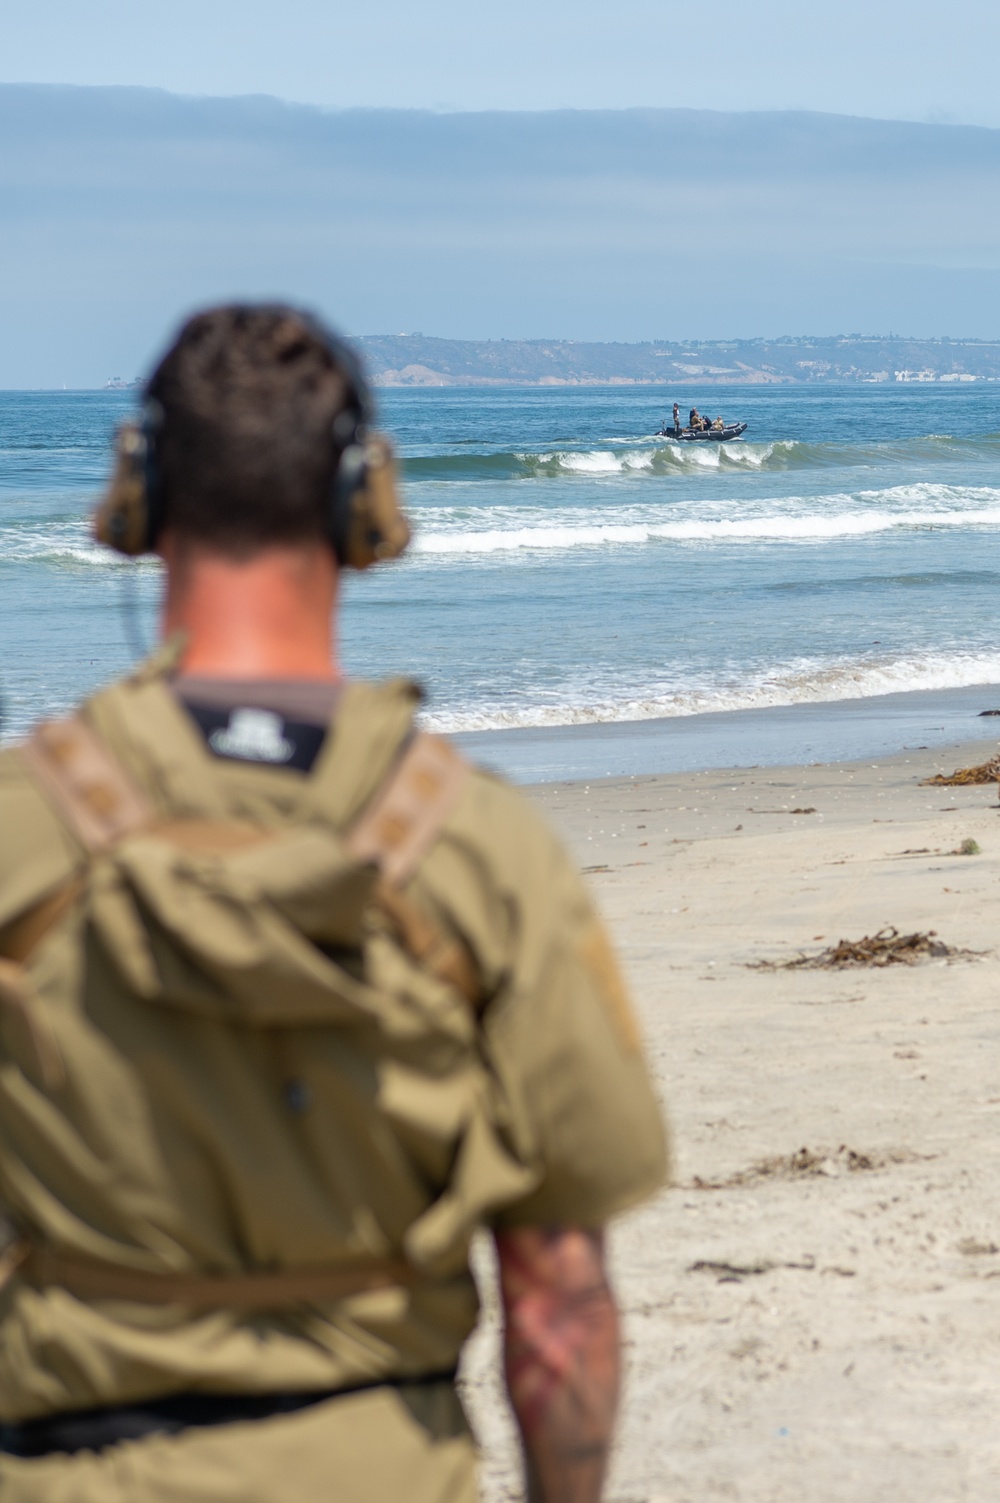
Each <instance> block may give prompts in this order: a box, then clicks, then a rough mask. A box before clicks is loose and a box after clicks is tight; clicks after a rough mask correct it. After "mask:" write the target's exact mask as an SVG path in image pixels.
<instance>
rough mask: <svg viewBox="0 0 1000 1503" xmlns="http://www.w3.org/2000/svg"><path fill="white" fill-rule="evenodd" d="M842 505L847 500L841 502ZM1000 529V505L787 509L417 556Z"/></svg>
mask: <svg viewBox="0 0 1000 1503" xmlns="http://www.w3.org/2000/svg"><path fill="white" fill-rule="evenodd" d="M838 499H840V500H842V501H846V500H849V498H847V497H843V498H838ZM994 527H1000V495H998V500H997V504H996V505H994V506H989V507H977V508H975V509H972V508H970V509H967V510H962V511H959V510H955V511H948V510H934V511H929V510H928V511H922V510H912V511H903V510H900V511H891V510H873V511H863V510H860V509H857V510H840V511H836V512H830V513H823V512H821V511H809V512H806V513H798V514H797V513H796V512H795V511H793V510H789V509H786V510H784V511H782V512H775V513H773V514H771V515H767V514H758V515H755V516H749V517H715V518H712V517H691V518H683V519H681V518H678V519H677V520H671V521H665V520H664V521H636V522H611V521H607V522H604V521H601V522H595V521H593V520H591V519H590V518H589V517H588V516H587V514H586V513H582V514H581V515H580V517H579V520H574V521H572V522H569V521H566V522H561V523H560V524H559V525H557V526H545V525H544V524H542V523H541V522H538V523H532V524H531V525H528V526H521V527H508V528H469V529H462V530H456V531H441V532H436V531H430V530H429V529H428V530H427V531H425V532H418V534H417V537H416V540H415V544H414V547H415V551H416V552H417V553H421V554H453V555H469V554H488V553H504V552H516V551H519V550H522V549H523V550H539V549H542V550H546V549H548V550H551V549H563V550H566V549H572V548H599V547H606V546H608V545H613V544H630V545H633V546H635V545H642V544H644V543H670V542H673V543H726V542H757V541H761V542H766V541H773V542H802V543H808V542H824V541H828V540H831V539H835V538H851V537H866V536H870V535H872V534H875V533H882V532H890V531H894V530H901V529H909V530H914V529H932V528H949V529H954V528H970V529H973V528H994Z"/></svg>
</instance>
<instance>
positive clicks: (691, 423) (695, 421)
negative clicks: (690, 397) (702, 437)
mask: <svg viewBox="0 0 1000 1503" xmlns="http://www.w3.org/2000/svg"><path fill="white" fill-rule="evenodd" d="M701 425H702V418H701V413H700V412H699V411H698V409H697V407H692V408H691V414H690V416H689V417H688V427H689V428H690V429H691V432H692V433H699V432H700V431H701Z"/></svg>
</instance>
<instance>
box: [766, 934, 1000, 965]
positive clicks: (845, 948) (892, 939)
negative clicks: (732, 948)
mask: <svg viewBox="0 0 1000 1503" xmlns="http://www.w3.org/2000/svg"><path fill="white" fill-rule="evenodd" d="M979 953H980V952H979V951H976V950H960V949H957V948H955V946H953V945H946V944H945V943H944V941H943V940H940V939H938V937H937V930H936V929H928V930H927V931H926V933H923V932H921V931H919V930H918V931H917V932H915V933H913V934H900V932H899V930H898V929H895V928H893V927H892V925H889V926H888V927H887V928H885V929H880V930H879V931H878V933H877V934H866V935H865V936H864V938H863V939H839V940H838V941H837V943H836V944H835V945H829V946H828V947H827V948H826V949H825V950H821V951H820V953H819V954H818V955H806V954H804V953H800V954H798V955H797V956H796V957H795V959H794V960H753V961H749V962H748V966H747V968H748V970H751V971H845V970H850V969H852V968H854V967H857V966H877V967H880V966H887V965H916V964H917V963H918V962H919V961H921V960H950V959H955V958H956V957H960V956H971V955H977V954H979Z"/></svg>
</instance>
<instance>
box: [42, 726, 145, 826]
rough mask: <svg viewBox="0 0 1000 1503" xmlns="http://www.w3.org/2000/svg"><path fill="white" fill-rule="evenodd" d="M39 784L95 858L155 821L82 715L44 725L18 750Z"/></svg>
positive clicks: (136, 790) (143, 800)
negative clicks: (125, 837)
mask: <svg viewBox="0 0 1000 1503" xmlns="http://www.w3.org/2000/svg"><path fill="white" fill-rule="evenodd" d="M20 751H21V756H22V758H23V759H24V761H25V762H26V763H27V764H28V770H29V771H30V772H31V774H32V776H33V778H34V780H35V782H36V784H37V785H38V786H39V787H40V788H41V790H42V792H43V793H44V794H45V795H46V797H47V798H48V800H49V802H50V803H51V804H52V805H53V806H54V808H55V811H56V813H57V814H59V815H60V816H61V817H62V820H63V822H64V823H65V824H66V825H68V826H69V829H70V830H71V832H72V833H73V835H75V836H76V838H77V840H78V841H79V842H80V844H81V845H82V846H83V847H84V849H85V850H86V851H88V852H89V853H90V854H91V855H95V854H97V853H98V852H100V851H106V850H109V849H110V847H111V846H113V845H114V844H115V843H116V842H117V841H119V840H121V839H123V837H124V836H126V835H132V834H134V833H135V831H136V830H141V829H143V828H144V827H145V826H146V825H149V824H151V823H152V821H153V809H152V806H151V805H150V804H149V802H148V800H147V799H146V797H145V795H144V794H143V793H142V792H140V790H139V789H138V788H137V787H136V786H135V784H134V783H133V782H132V780H131V778H130V777H128V775H127V774H126V772H125V770H124V768H123V767H121V765H120V764H119V763H118V761H117V760H116V759H115V757H114V756H113V755H112V753H111V752H110V751H109V750H108V748H107V747H106V746H105V744H104V742H103V741H102V740H101V739H100V737H99V736H97V735H96V734H95V733H94V732H93V731H92V730H91V729H90V727H89V726H88V725H87V724H86V722H85V721H84V720H83V719H82V718H81V717H80V716H79V715H70V716H68V717H67V718H66V719H65V720H47V721H43V722H42V724H41V725H40V726H38V727H37V728H36V730H35V731H34V733H33V734H32V736H31V738H30V740H28V741H27V742H26V743H25V744H24V745H23V746H22V747H21V749H20Z"/></svg>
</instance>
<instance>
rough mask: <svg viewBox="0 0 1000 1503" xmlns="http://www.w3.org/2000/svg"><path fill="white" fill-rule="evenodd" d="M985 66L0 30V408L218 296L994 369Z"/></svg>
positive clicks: (106, 21) (218, 34)
mask: <svg viewBox="0 0 1000 1503" xmlns="http://www.w3.org/2000/svg"><path fill="white" fill-rule="evenodd" d="M997 56H1000V0H963V4H962V5H961V7H959V8H958V9H956V10H955V11H953V12H946V11H945V10H944V9H943V8H942V7H941V5H940V0H935V3H930V0H905V3H904V0H838V3H837V4H836V5H834V4H829V3H826V0H755V3H754V4H752V5H747V4H746V0H711V3H705V4H702V5H700V6H698V5H695V6H692V5H691V4H690V0H684V3H678V0H616V3H615V4H610V3H609V0H600V3H598V0H574V3H572V4H570V3H568V0H504V3H503V4H493V5H483V4H470V0H420V3H419V4H418V3H415V0H405V3H404V0H365V4H364V5H363V6H361V5H357V4H352V5H350V6H348V5H346V4H345V3H344V0H282V4H281V5H280V6H278V5H276V4H275V3H274V0H171V4H170V5H169V6H163V5H157V6H154V5H151V4H149V3H148V0H147V3H143V0H87V4H86V5H81V4H80V3H79V0H32V4H31V5H30V6H29V5H14V4H8V5H6V6H3V7H0V385H3V386H31V385H43V386H44V385H57V386H58V385H61V384H62V383H63V382H65V383H66V384H68V385H94V384H102V383H103V381H104V380H106V379H107V378H108V377H109V376H111V375H122V376H124V377H130V376H131V375H133V374H136V373H138V372H140V371H142V370H144V369H146V368H147V367H148V364H149V360H150V358H151V355H152V354H153V353H154V352H155V349H156V348H157V346H158V345H159V344H160V343H161V342H162V340H163V338H164V337H165V335H166V333H167V331H168V330H169V329H170V328H172V327H173V326H175V325H176V322H177V320H178V318H179V317H180V316H181V315H182V314H184V313H186V312H187V311H190V310H191V309H192V308H194V307H197V306H203V305H205V304H206V303H208V302H211V301H215V300H218V299H220V298H227V297H236V296H240V297H283V298H288V299H290V300H292V301H295V302H299V303H305V304H308V305H311V306H315V307H316V308H317V309H318V310H319V311H320V312H322V313H323V314H324V315H325V316H326V317H328V318H329V319H331V321H333V322H334V323H335V324H337V325H338V326H339V327H341V328H344V329H346V330H347V331H349V332H353V333H358V334H361V333H388V332H402V331H408V332H412V331H414V330H422V331H423V332H424V333H428V334H440V335H443V336H447V337H452V338H524V337H528V338H575V339H632V340H641V339H655V338H665V339H678V338H689V339H699V338H707V339H712V338H733V337H736V338H746V337H753V336H757V335H763V336H772V337H773V336H775V335H782V334H792V335H795V334H802V333H810V332H811V333H819V334H836V333H854V332H860V333H875V334H877V333H887V332H898V333H903V334H912V335H915V336H934V335H942V334H948V335H953V336H955V337H970V336H971V337H980V338H996V337H1000V89H997V88H996V85H995V72H996V63H995V59H996V57H997ZM67 85H68V86H70V87H65V86H67ZM417 111H419V112H421V113H414V112H417ZM713 112H714V113H713ZM744 112H748V113H744ZM803 112H808V113H803ZM824 112H825V113H824ZM888 122H897V123H888ZM898 122H906V123H898Z"/></svg>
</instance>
